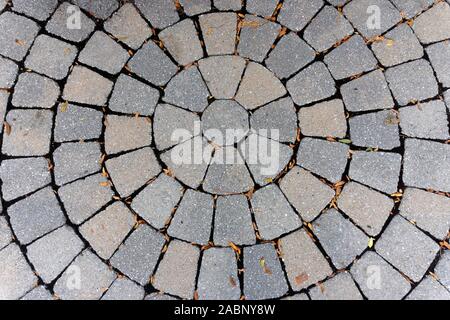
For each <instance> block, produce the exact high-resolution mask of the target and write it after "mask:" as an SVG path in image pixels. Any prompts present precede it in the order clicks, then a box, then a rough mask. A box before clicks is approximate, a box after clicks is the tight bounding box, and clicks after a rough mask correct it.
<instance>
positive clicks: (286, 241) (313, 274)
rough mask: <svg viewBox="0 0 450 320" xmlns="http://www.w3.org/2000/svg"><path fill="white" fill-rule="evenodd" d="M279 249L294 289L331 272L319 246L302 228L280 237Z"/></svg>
mask: <svg viewBox="0 0 450 320" xmlns="http://www.w3.org/2000/svg"><path fill="white" fill-rule="evenodd" d="M280 249H281V254H282V260H283V262H284V265H285V266H286V273H287V276H288V279H289V282H290V284H291V287H292V289H293V290H294V291H300V290H301V289H304V288H306V287H308V286H310V285H312V284H315V283H317V282H319V281H321V280H323V279H325V278H326V277H327V276H329V275H331V274H332V272H333V270H331V268H330V265H329V264H328V262H327V260H326V259H325V257H324V256H323V255H322V253H321V252H320V250H319V248H317V246H316V245H315V244H314V242H313V240H312V239H311V238H310V237H309V236H308V234H307V233H306V231H304V230H300V231H296V232H294V233H291V234H290V235H288V236H286V237H284V238H281V241H280Z"/></svg>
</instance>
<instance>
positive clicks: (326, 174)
mask: <svg viewBox="0 0 450 320" xmlns="http://www.w3.org/2000/svg"><path fill="white" fill-rule="evenodd" d="M349 149H350V148H349V146H348V145H345V144H343V143H336V142H329V141H325V140H319V139H311V138H305V139H303V140H302V142H301V143H300V148H299V151H298V154H297V163H298V165H299V166H301V167H303V168H305V169H307V170H310V171H312V172H314V173H316V174H318V175H319V176H322V177H323V178H325V179H327V180H329V181H330V182H333V183H336V182H338V181H339V180H341V178H342V174H343V173H344V171H345V168H346V166H347V159H348V156H349Z"/></svg>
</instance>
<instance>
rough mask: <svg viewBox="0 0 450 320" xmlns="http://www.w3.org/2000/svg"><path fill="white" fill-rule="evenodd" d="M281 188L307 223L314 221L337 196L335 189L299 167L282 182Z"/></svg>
mask: <svg viewBox="0 0 450 320" xmlns="http://www.w3.org/2000/svg"><path fill="white" fill-rule="evenodd" d="M280 188H281V190H282V191H283V193H284V195H285V196H286V198H287V199H288V201H289V202H290V203H291V204H292V205H293V206H294V208H295V209H296V210H297V211H298V213H299V214H300V216H301V217H302V218H303V220H305V221H312V220H314V219H315V218H316V217H317V216H318V215H319V213H320V212H321V211H322V210H323V209H324V208H325V207H326V206H327V204H328V203H330V201H331V200H332V199H333V198H334V196H335V192H334V190H333V189H331V188H330V187H329V186H327V185H326V184H325V183H323V182H321V181H320V180H319V179H317V178H316V177H314V176H313V175H312V174H311V173H309V172H308V171H306V170H303V169H301V168H300V167H297V166H296V167H294V168H292V169H291V171H289V173H288V174H287V175H286V176H285V177H284V178H283V179H282V180H281V182H280Z"/></svg>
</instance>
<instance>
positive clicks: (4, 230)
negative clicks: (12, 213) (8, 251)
mask: <svg viewBox="0 0 450 320" xmlns="http://www.w3.org/2000/svg"><path fill="white" fill-rule="evenodd" d="M12 240H13V235H12V232H11V229H10V228H9V225H8V222H7V221H6V218H5V217H3V216H2V217H0V250H1V249H3V248H4V247H6V246H7V245H8V244H10V243H11V241H12Z"/></svg>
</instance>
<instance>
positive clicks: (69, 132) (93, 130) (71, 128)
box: [54, 104, 103, 142]
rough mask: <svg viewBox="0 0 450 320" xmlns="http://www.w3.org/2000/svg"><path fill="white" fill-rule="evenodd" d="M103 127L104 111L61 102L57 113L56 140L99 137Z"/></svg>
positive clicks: (64, 140)
mask: <svg viewBox="0 0 450 320" xmlns="http://www.w3.org/2000/svg"><path fill="white" fill-rule="evenodd" d="M102 128H103V113H102V112H100V111H97V110H94V109H91V108H86V107H79V106H76V105H72V104H67V105H66V104H60V105H59V106H58V113H57V114H56V121H55V129H54V139H55V141H56V142H66V141H75V140H90V139H98V138H99V137H100V135H101V133H102Z"/></svg>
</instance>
